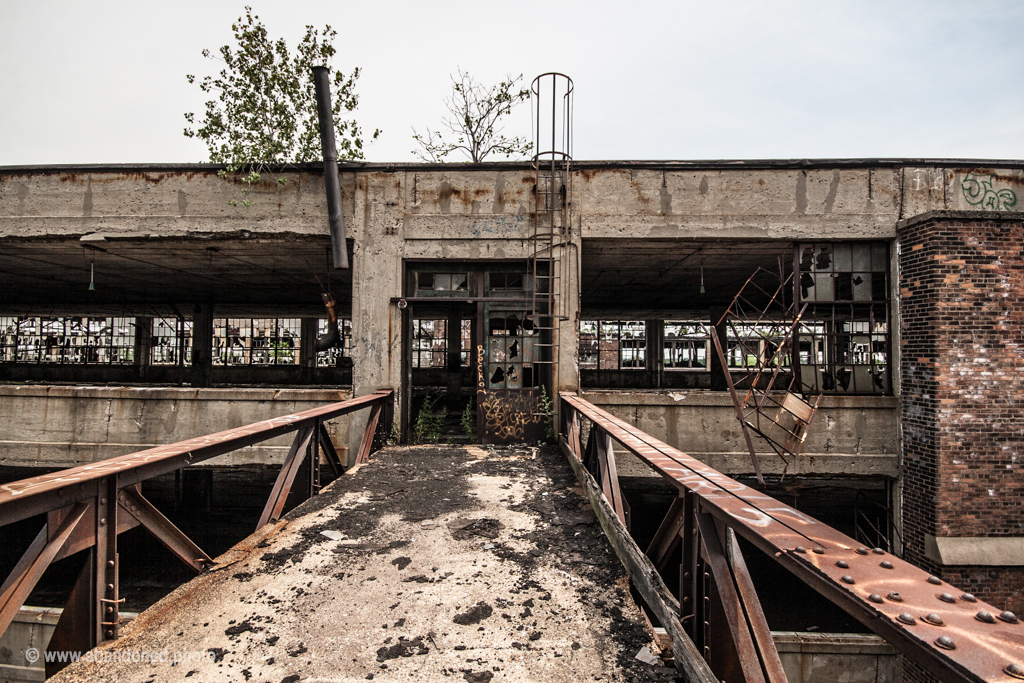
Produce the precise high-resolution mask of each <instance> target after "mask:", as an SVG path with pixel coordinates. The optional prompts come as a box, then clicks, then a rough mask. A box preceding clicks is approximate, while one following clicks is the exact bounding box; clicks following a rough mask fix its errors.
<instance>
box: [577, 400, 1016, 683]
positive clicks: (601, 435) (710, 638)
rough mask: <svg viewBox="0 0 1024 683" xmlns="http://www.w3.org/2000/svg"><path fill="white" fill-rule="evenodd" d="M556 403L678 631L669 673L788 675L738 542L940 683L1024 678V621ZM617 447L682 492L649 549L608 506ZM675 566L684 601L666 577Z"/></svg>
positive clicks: (665, 618) (627, 428)
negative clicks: (582, 433) (585, 435)
mask: <svg viewBox="0 0 1024 683" xmlns="http://www.w3.org/2000/svg"><path fill="white" fill-rule="evenodd" d="M560 398H561V401H562V421H561V425H562V428H563V432H562V434H561V435H560V436H561V439H560V444H561V446H562V449H563V451H564V452H565V454H566V457H567V458H568V460H569V463H570V465H571V466H572V468H573V471H574V472H575V473H576V476H577V478H578V479H579V480H580V482H581V484H582V486H583V488H584V491H585V493H586V495H587V497H588V499H589V500H590V501H591V504H592V505H593V506H594V510H595V512H596V513H597V516H598V520H599V521H600V523H601V526H602V527H603V528H604V530H605V533H606V534H607V535H608V538H609V540H610V542H611V544H612V546H613V548H615V551H616V554H617V555H618V557H619V559H620V560H621V561H622V563H623V566H624V567H625V568H626V571H627V572H628V573H629V576H630V579H631V581H632V583H633V586H634V587H635V588H636V590H637V591H638V592H639V594H640V596H641V597H642V598H643V600H644V602H646V604H647V605H648V606H649V607H651V609H652V613H653V614H654V615H656V617H657V618H658V620H659V621H660V622H661V624H662V625H663V626H664V627H665V629H666V631H667V632H668V633H669V634H670V635H671V636H672V643H673V652H674V656H675V659H676V665H677V668H679V670H680V673H682V674H683V675H684V677H685V678H687V679H688V680H707V676H706V675H705V674H710V675H711V680H717V681H726V682H727V683H754V682H757V683H760V682H762V681H763V682H765V683H776V682H779V681H785V680H786V678H785V673H784V671H783V669H782V663H781V660H780V658H779V655H778V652H777V650H776V648H775V645H774V642H773V640H772V637H771V632H770V631H769V629H768V624H767V621H766V620H765V616H764V612H763V610H762V609H761V605H760V603H759V601H758V598H757V594H756V592H755V590H754V585H753V582H752V581H751V578H750V574H749V572H748V570H747V566H746V562H745V561H744V559H743V555H742V553H741V549H740V543H739V540H738V538H737V536H742V537H743V539H744V540H745V541H746V542H748V543H749V544H750V545H751V546H752V547H753V548H756V549H757V550H760V551H762V552H765V553H767V554H768V556H770V557H771V558H772V559H774V560H775V561H776V562H778V563H779V564H780V565H781V566H782V567H783V568H785V569H786V570H787V571H789V572H790V573H792V574H793V575H794V576H796V577H797V578H799V579H800V580H802V581H803V582H804V583H806V584H807V585H808V586H810V587H811V588H813V589H814V590H816V591H817V592H818V593H820V594H821V595H822V596H824V597H825V598H826V599H828V600H830V601H831V602H832V603H834V604H835V605H837V606H839V607H840V608H842V609H844V610H845V611H846V612H847V613H848V614H849V615H850V616H852V617H854V618H855V619H857V620H858V621H860V622H861V623H862V624H864V625H865V626H867V627H868V628H869V629H871V630H872V631H874V632H875V633H877V634H878V635H880V636H881V637H883V638H884V639H885V640H886V641H887V642H888V643H890V644H891V645H892V646H893V647H895V648H896V649H897V650H898V651H899V652H900V653H901V654H903V655H904V656H906V657H907V658H908V659H910V660H913V661H914V662H916V663H917V664H919V665H921V666H922V667H923V668H924V669H925V670H926V671H928V672H930V673H932V674H933V675H935V676H936V677H938V678H939V679H940V680H943V681H963V682H966V681H971V682H973V683H981V682H982V681H1010V680H1011V679H1017V678H1020V676H1018V673H1019V672H1020V671H1024V635H1022V634H1024V631H1022V630H1021V629H1024V620H1021V619H1018V617H1017V616H1016V615H1014V614H1012V613H1010V612H1005V611H1000V610H999V609H998V608H996V607H993V606H991V605H986V604H985V603H984V602H982V601H980V600H978V599H977V598H976V597H974V596H973V595H970V594H967V593H963V592H962V591H959V590H957V589H956V588H954V587H953V586H950V585H948V584H946V583H945V582H943V581H941V580H940V579H938V578H937V577H934V576H929V575H928V574H927V573H926V572H924V571H923V570H921V569H919V568H917V567H914V566H913V565H910V564H909V563H907V562H905V561H903V560H901V559H899V558H898V557H894V556H893V555H891V554H889V553H887V552H885V551H884V550H882V549H881V548H873V549H870V548H865V547H863V546H861V545H860V544H859V543H858V542H857V541H856V540H855V539H852V538H850V537H848V536H846V535H844V534H842V533H840V532H839V531H837V530H835V529H833V528H832V527H829V526H827V525H825V524H822V523H821V522H819V521H817V520H815V519H813V518H811V517H809V516H807V515H805V514H803V513H801V512H800V511H798V510H795V509H793V508H791V507H789V506H787V505H785V504H784V503H782V502H780V501H778V500H775V499H774V498H771V497H770V496H768V495H766V494H764V493H761V492H760V491H756V490H754V489H751V488H750V487H747V486H745V485H743V484H741V483H739V482H737V481H735V480H733V479H731V478H729V477H728V476H726V475H724V474H722V473H721V472H718V471H716V470H714V469H712V468H711V467H708V466H707V465H705V464H704V463H702V462H700V461H699V460H696V459H695V458H692V457H690V456H688V455H686V454H685V453H682V452H681V451H679V450H677V449H675V448H672V447H671V446H669V445H667V444H665V443H663V442H661V441H659V440H657V439H655V438H654V437H652V436H650V435H649V434H646V433H644V432H642V431H640V430H639V429H637V428H636V427H633V426H632V425H630V424H628V423H626V422H624V421H623V420H621V419H619V418H617V417H615V416H613V415H611V414H609V413H607V412H605V411H603V410H601V409H600V408H598V407H596V406H594V405H593V404H591V403H589V402H587V401H585V400H583V399H581V398H579V397H578V396H576V395H574V394H571V393H568V392H563V393H562V394H560ZM582 418H587V419H588V420H589V421H590V438H589V439H588V441H587V445H586V449H585V450H581V444H580V442H579V440H578V439H577V438H575V436H574V434H576V433H578V431H577V429H578V428H577V427H575V426H574V425H578V424H579V422H580V420H581V419H582ZM612 442H615V443H617V444H619V445H621V446H622V447H623V448H624V449H625V450H626V451H628V452H630V453H632V454H633V455H635V456H636V457H637V458H639V459H640V460H641V461H643V462H645V463H646V464H647V465H648V466H650V467H651V468H652V469H653V470H655V471H656V472H657V473H658V474H659V475H661V476H662V477H663V478H664V479H665V480H666V481H668V482H669V483H671V484H672V485H674V486H675V487H676V488H677V490H678V492H679V495H678V497H677V498H676V499H675V500H674V501H673V502H672V504H671V506H670V507H669V510H668V512H667V514H666V515H665V518H664V520H663V521H662V523H661V525H660V527H659V529H658V531H657V533H656V534H655V536H654V538H653V539H652V541H651V543H650V545H649V547H648V549H647V552H646V553H642V552H641V551H640V550H639V548H637V547H636V542H635V541H634V540H633V538H632V537H631V536H630V535H629V532H628V530H627V529H626V526H625V525H624V523H623V518H624V517H625V514H624V513H625V509H624V508H623V507H622V506H621V505H619V506H617V505H616V503H615V501H616V499H619V500H620V501H621V502H622V503H624V502H625V501H624V500H623V499H622V497H621V492H620V491H619V488H618V486H617V485H616V484H615V483H613V481H611V478H612V477H613V476H614V469H613V468H614V456H612V455H610V454H611V453H612V450H611V448H612ZM595 471H596V474H597V479H595V476H593V474H592V472H595ZM598 479H599V481H598ZM677 558H678V560H679V563H680V564H679V566H678V576H679V596H678V599H676V597H675V596H673V595H672V594H671V593H669V592H668V589H667V588H666V586H665V581H664V576H665V575H667V574H668V573H669V572H670V571H674V569H673V564H674V562H675V561H676V559H677ZM994 615H998V617H997V616H994ZM694 658H696V659H699V660H700V661H699V663H698V662H694V661H692V660H693V659H694ZM702 667H708V668H707V670H706V671H705V669H704V668H702Z"/></svg>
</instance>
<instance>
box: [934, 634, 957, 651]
mask: <svg viewBox="0 0 1024 683" xmlns="http://www.w3.org/2000/svg"><path fill="white" fill-rule="evenodd" d="M935 644H936V645H937V646H938V647H941V648H942V649H943V650H955V649H956V645H954V644H953V639H952V638H950V637H949V636H940V637H938V638H936V639H935Z"/></svg>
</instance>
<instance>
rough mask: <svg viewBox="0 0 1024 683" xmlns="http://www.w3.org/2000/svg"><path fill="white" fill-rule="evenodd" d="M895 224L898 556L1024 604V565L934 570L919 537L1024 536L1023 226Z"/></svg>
mask: <svg viewBox="0 0 1024 683" xmlns="http://www.w3.org/2000/svg"><path fill="white" fill-rule="evenodd" d="M1022 219H1024V217H1022V215H1021V214H1011V215H1006V214H1003V215H999V214H985V215H983V216H979V215H977V214H975V215H974V216H973V217H971V216H969V215H965V214H962V213H961V214H956V213H953V212H935V213H934V214H930V215H925V216H921V217H918V218H916V219H911V220H909V221H906V222H904V223H902V224H901V225H900V232H899V238H900V256H899V264H900V279H899V286H900V311H901V312H900V333H901V347H900V360H901V372H902V380H901V381H902V396H903V410H902V429H903V463H902V467H903V477H904V481H903V527H904V541H905V549H906V558H907V559H908V560H909V561H911V562H913V563H915V564H917V565H919V566H921V567H923V568H925V569H928V570H930V571H932V572H933V573H935V574H937V575H939V576H941V577H942V578H943V579H945V580H947V581H949V582H950V583H952V584H953V585H955V586H957V587H959V588H961V589H962V590H965V591H969V592H973V593H975V594H977V595H978V597H980V598H982V599H984V600H986V601H988V602H991V603H992V604H994V605H996V606H999V607H1001V608H1003V609H1011V610H1014V611H1015V612H1018V613H1022V612H1024V567H981V566H968V567H950V566H945V567H943V566H937V565H936V564H934V563H932V562H931V561H930V560H928V559H927V558H926V557H925V554H924V547H925V545H924V536H925V534H932V535H935V536H954V537H955V536H968V537H979V536H1024V473H1022V472H1021V470H1020V468H1021V466H1022V465H1024V460H1022V457H1024V222H1022Z"/></svg>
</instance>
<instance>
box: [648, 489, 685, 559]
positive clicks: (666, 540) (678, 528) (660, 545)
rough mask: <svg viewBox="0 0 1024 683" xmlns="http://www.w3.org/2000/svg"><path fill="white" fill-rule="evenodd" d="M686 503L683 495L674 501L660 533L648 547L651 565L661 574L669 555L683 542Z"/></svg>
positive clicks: (657, 533)
mask: <svg viewBox="0 0 1024 683" xmlns="http://www.w3.org/2000/svg"><path fill="white" fill-rule="evenodd" d="M684 503H685V501H684V498H683V496H682V495H680V496H679V497H677V498H676V499H675V500H673V501H672V505H670V506H669V508H668V512H666V513H665V518H664V519H662V521H661V525H660V526H659V527H658V531H657V532H655V534H654V538H652V539H651V543H650V545H648V546H647V553H646V555H647V557H649V558H651V563H652V564H653V565H654V566H655V567H657V568H658V571H659V572H660V571H664V569H665V565H666V564H667V563H668V558H669V555H671V554H672V552H673V551H674V550H675V549H676V548H678V547H679V541H680V540H681V539H680V536H679V535H680V533H681V532H682V530H683V524H684V523H685V521H686V517H685V510H684V508H685V504H684Z"/></svg>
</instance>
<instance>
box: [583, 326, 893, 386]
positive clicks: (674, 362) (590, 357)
mask: <svg viewBox="0 0 1024 683" xmlns="http://www.w3.org/2000/svg"><path fill="white" fill-rule="evenodd" d="M827 312H828V313H831V316H830V318H829V319H819V320H814V321H808V322H803V323H802V324H801V325H800V326H799V328H798V330H797V343H796V347H797V348H798V349H799V355H798V363H799V366H800V374H801V380H802V381H803V383H804V384H805V385H807V386H808V387H809V388H811V389H812V390H814V391H824V392H845V393H857V394H879V393H880V394H885V393H889V391H890V387H889V379H888V376H889V373H888V365H889V363H888V337H889V334H888V322H887V321H886V319H885V317H884V314H885V311H884V307H869V308H868V309H867V310H866V311H856V310H853V309H852V307H847V310H845V311H844V310H843V309H842V307H840V306H834V307H830V308H829V310H828V311H827ZM648 325H661V326H662V337H661V338H662V342H661V349H660V353H661V367H662V368H664V369H665V370H666V371H708V370H710V365H709V359H710V354H712V353H714V349H713V348H712V342H711V338H710V336H709V333H708V331H707V329H706V328H705V326H704V325H703V324H702V323H699V322H693V321H674V320H665V321H648V322H645V321H639V320H633V321H617V320H584V321H581V322H580V327H579V365H580V370H645V369H647V368H648V367H649V362H648V361H649V354H650V353H658V350H657V349H652V348H651V346H650V345H649V344H648V329H649V328H648ZM777 332H778V328H777V327H775V326H770V325H731V326H729V327H728V328H727V333H726V335H727V336H726V349H725V356H726V363H727V365H728V367H729V369H730V370H733V371H736V372H741V371H744V370H746V369H748V368H753V367H755V366H757V365H758V364H763V363H770V362H772V359H774V358H775V356H776V350H777V349H778V347H779V344H780V343H781V342H782V341H783V340H782V339H780V338H778V337H776V336H773V335H776V334H777ZM789 359H790V356H789V355H783V356H780V358H779V359H778V360H776V361H775V362H777V363H780V364H781V365H783V366H784V367H788V366H789V365H790V360H789Z"/></svg>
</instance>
